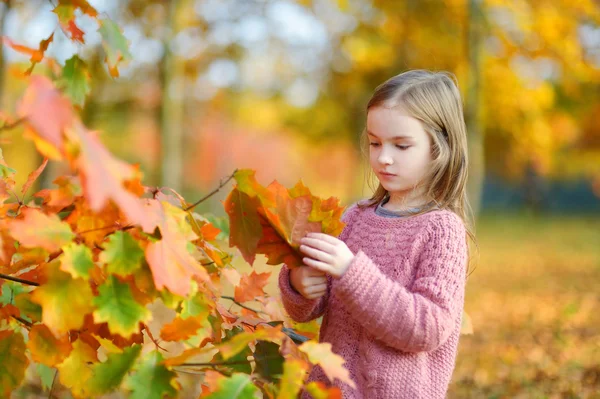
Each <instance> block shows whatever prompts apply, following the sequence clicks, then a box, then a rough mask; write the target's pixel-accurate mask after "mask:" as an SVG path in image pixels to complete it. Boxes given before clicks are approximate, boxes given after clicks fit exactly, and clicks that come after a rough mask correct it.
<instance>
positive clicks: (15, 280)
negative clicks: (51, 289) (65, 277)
mask: <svg viewBox="0 0 600 399" xmlns="http://www.w3.org/2000/svg"><path fill="white" fill-rule="evenodd" d="M0 278H3V279H4V280H10V281H14V282H15V283H21V284H27V285H33V286H36V287H37V286H39V285H40V284H39V283H36V282H34V281H29V280H23V279H22V278H18V277H13V276H9V275H8V274H2V273H0Z"/></svg>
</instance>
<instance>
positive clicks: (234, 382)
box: [200, 373, 258, 399]
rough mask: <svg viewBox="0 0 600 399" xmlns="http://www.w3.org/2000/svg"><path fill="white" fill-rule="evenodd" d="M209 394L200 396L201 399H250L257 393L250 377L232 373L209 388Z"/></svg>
mask: <svg viewBox="0 0 600 399" xmlns="http://www.w3.org/2000/svg"><path fill="white" fill-rule="evenodd" d="M210 389H211V391H212V392H211V393H210V394H208V395H201V396H200V398H202V399H251V398H254V397H255V395H256V393H257V392H258V388H257V387H256V386H255V385H254V384H253V383H252V380H251V379H250V376H249V375H248V374H243V373H233V375H232V376H231V377H229V378H227V377H223V378H220V379H218V380H217V381H216V382H215V384H214V385H213V386H211V387H210Z"/></svg>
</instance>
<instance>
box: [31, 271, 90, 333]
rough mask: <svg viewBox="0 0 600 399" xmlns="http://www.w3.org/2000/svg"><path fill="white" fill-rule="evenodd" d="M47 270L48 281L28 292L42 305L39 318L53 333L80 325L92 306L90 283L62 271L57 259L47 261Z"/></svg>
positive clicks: (33, 299) (77, 327)
mask: <svg viewBox="0 0 600 399" xmlns="http://www.w3.org/2000/svg"><path fill="white" fill-rule="evenodd" d="M46 271H47V274H48V282H47V283H46V284H43V285H41V286H40V287H37V288H36V289H35V290H34V291H33V292H32V294H31V299H32V301H33V302H35V303H37V304H39V305H41V306H42V321H43V322H44V324H45V325H47V326H48V328H50V330H51V331H52V332H53V333H54V334H56V335H59V334H62V333H66V332H67V331H69V330H71V329H74V330H77V329H79V328H81V326H82V325H83V320H84V316H85V315H86V313H90V312H92V311H93V310H94V308H93V306H92V298H93V294H92V290H91V288H90V286H89V284H88V283H87V281H86V282H85V283H83V284H82V283H81V280H80V279H73V278H71V275H69V273H65V272H63V271H61V270H60V269H59V265H58V262H57V261H53V262H50V263H49V264H48V265H47V267H46Z"/></svg>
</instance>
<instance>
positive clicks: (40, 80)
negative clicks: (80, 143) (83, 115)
mask: <svg viewBox="0 0 600 399" xmlns="http://www.w3.org/2000/svg"><path fill="white" fill-rule="evenodd" d="M17 115H18V116H19V117H21V118H25V121H26V124H27V127H28V128H29V129H28V131H27V134H26V136H27V137H31V138H32V139H33V142H34V144H35V146H36V147H37V149H38V151H39V152H40V153H42V154H43V155H45V156H46V157H48V158H50V159H55V160H60V159H62V158H63V156H64V154H65V140H64V137H63V134H64V132H65V130H66V129H67V128H68V127H70V126H71V125H72V124H73V122H74V121H75V114H74V112H73V107H72V106H71V104H70V102H69V100H68V99H67V98H65V97H64V96H63V95H62V94H61V92H60V91H59V90H57V89H56V88H55V87H54V84H53V83H52V81H50V79H48V78H46V77H44V76H39V75H36V76H32V77H31V79H30V84H29V86H27V89H25V93H24V94H23V97H22V98H21V100H20V101H19V104H18V105H17Z"/></svg>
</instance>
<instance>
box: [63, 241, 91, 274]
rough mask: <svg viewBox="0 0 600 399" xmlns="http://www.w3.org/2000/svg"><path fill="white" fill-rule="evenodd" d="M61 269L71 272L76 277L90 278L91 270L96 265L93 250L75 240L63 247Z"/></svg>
mask: <svg viewBox="0 0 600 399" xmlns="http://www.w3.org/2000/svg"><path fill="white" fill-rule="evenodd" d="M62 250H63V254H62V255H61V256H60V257H59V259H60V270H62V271H63V272H67V273H70V274H71V276H73V277H75V278H78V277H79V278H86V279H87V278H89V276H90V275H89V270H90V269H91V268H92V267H94V260H93V259H92V250H91V249H89V248H88V247H87V246H85V245H83V244H76V243H74V242H72V243H69V244H68V245H66V246H64V247H63V248H62Z"/></svg>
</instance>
